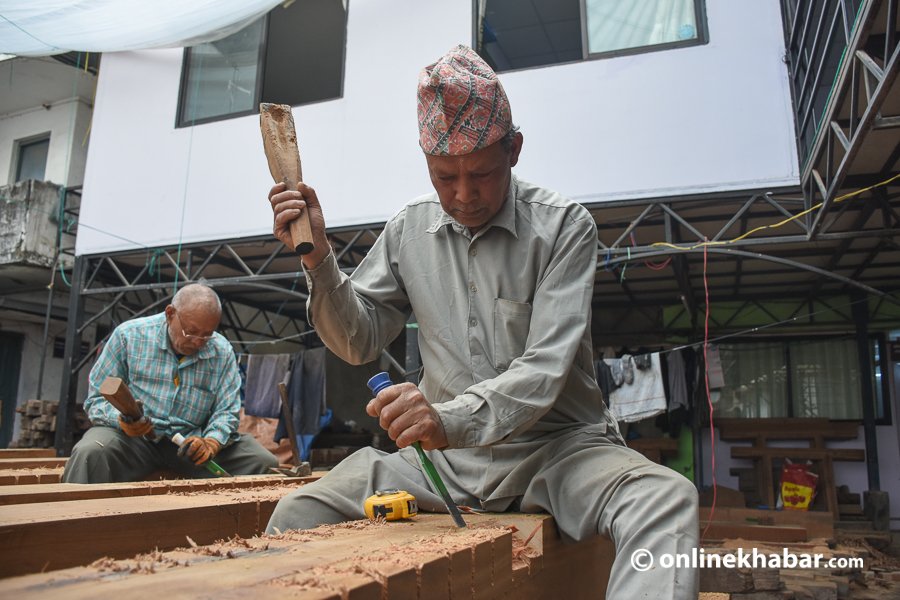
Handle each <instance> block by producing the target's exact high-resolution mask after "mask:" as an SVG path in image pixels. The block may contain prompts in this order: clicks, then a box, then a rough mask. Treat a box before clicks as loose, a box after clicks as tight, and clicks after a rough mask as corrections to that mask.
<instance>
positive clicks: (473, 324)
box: [469, 319, 478, 327]
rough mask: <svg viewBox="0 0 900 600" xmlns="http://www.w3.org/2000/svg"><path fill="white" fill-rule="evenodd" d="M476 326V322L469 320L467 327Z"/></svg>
mask: <svg viewBox="0 0 900 600" xmlns="http://www.w3.org/2000/svg"><path fill="white" fill-rule="evenodd" d="M476 325H478V321H476V320H475V319H469V327H475V326H476Z"/></svg>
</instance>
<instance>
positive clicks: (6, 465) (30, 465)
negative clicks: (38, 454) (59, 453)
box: [0, 458, 69, 469]
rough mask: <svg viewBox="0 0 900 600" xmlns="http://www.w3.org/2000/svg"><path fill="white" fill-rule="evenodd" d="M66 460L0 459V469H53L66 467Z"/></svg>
mask: <svg viewBox="0 0 900 600" xmlns="http://www.w3.org/2000/svg"><path fill="white" fill-rule="evenodd" d="M67 460H69V459H68V458H0V469H39V468H45V469H54V468H56V467H64V466H66V461H67Z"/></svg>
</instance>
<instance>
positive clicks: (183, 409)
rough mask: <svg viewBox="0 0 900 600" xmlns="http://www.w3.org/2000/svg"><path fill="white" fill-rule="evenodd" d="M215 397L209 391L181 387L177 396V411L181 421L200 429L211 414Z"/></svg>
mask: <svg viewBox="0 0 900 600" xmlns="http://www.w3.org/2000/svg"><path fill="white" fill-rule="evenodd" d="M215 400H216V396H215V394H213V393H212V392H211V391H209V390H205V389H203V388H200V387H194V386H182V389H181V391H180V392H179V394H178V409H179V412H180V413H181V414H180V415H178V416H180V417H181V418H182V419H184V420H185V421H187V422H188V423H191V424H192V425H194V426H196V427H198V428H202V427H203V426H204V425H206V422H207V421H208V420H209V417H210V415H211V414H212V409H213V404H214V403H215Z"/></svg>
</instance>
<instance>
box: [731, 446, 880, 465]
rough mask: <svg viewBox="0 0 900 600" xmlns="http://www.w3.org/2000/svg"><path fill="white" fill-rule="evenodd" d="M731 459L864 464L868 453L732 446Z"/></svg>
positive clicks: (858, 449) (830, 449) (841, 450)
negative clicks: (827, 460) (784, 459)
mask: <svg viewBox="0 0 900 600" xmlns="http://www.w3.org/2000/svg"><path fill="white" fill-rule="evenodd" d="M731 458H759V459H769V460H771V459H776V458H790V459H798V460H825V459H826V458H830V459H831V460H847V461H856V462H862V461H864V460H866V451H865V450H863V449H862V448H775V447H771V446H767V447H765V448H757V447H755V446H732V447H731Z"/></svg>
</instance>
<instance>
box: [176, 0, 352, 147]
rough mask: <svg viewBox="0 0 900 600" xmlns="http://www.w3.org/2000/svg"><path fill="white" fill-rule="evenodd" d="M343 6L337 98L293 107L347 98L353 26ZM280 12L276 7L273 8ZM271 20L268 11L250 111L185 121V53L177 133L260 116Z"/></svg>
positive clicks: (187, 60)
mask: <svg viewBox="0 0 900 600" xmlns="http://www.w3.org/2000/svg"><path fill="white" fill-rule="evenodd" d="M343 5H344V14H343V17H344V18H343V28H344V29H343V44H342V46H341V58H340V77H339V86H338V89H339V91H338V95H337V96H334V97H331V98H320V99H315V100H308V101H304V102H300V103H298V104H292V106H306V105H309V104H318V103H320V102H332V101H335V100H341V99H343V98H344V89H345V88H344V86H345V83H346V82H345V78H346V75H347V41H348V35H349V22H350V6H349V2H347V0H343ZM275 8H278V7H277V6H276V7H274V8H273V10H274V9H275ZM271 18H272V11H269V12H268V13H266V14H265V15H264V16H262V17H260V19H262V20H263V24H262V45H261V52H260V55H259V58H258V60H257V64H256V81H255V84H254V86H255V89H254V101H253V107H252V108H250V109H248V110H242V111H238V112H233V113H228V114H223V115H216V116H211V117H203V118H200V119H192V120H185V119H184V112H185V108H186V106H187V97H188V89H187V84H188V78H189V75H190V69H189V65H190V54H191V49H192V48H191V47H186V48H184V52H183V53H182V58H181V77H180V79H179V89H178V106H177V107H176V111H175V129H183V128H185V127H193V126H194V125H202V124H205V123H215V122H217V121H225V120H228V119H236V118H240V117H245V116H248V115H256V114H259V104H260V102H262V97H263V93H264V92H265V89H264V87H265V73H266V66H267V64H266V58H267V56H268V53H269V35H270V27H269V24H270V19H271Z"/></svg>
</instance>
